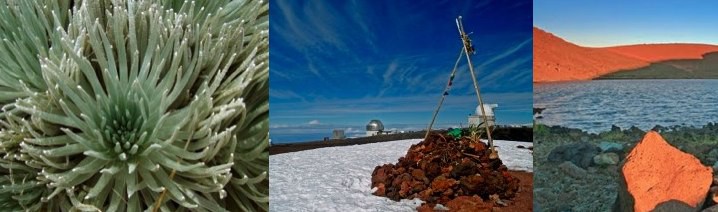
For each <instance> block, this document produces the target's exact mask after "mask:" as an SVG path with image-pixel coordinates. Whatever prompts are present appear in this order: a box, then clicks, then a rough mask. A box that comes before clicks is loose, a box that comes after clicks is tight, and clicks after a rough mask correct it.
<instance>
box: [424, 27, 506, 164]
mask: <svg viewBox="0 0 718 212" xmlns="http://www.w3.org/2000/svg"><path fill="white" fill-rule="evenodd" d="M456 27H457V28H458V29H459V35H460V37H461V41H462V44H463V45H462V46H463V51H462V52H461V54H459V58H458V59H457V60H456V64H455V65H454V70H453V71H452V72H451V76H450V78H449V83H448V84H447V86H446V88H445V89H444V93H443V95H442V96H441V99H440V100H439V105H438V106H437V108H436V110H435V111H434V116H433V117H432V119H431V123H429V127H428V128H427V130H426V135H425V136H424V139H427V138H428V137H429V132H431V127H432V126H433V125H434V121H435V120H436V115H437V114H438V113H439V109H441V105H442V104H443V102H444V99H445V98H446V96H447V95H448V91H449V89H450V88H451V84H452V80H453V79H454V74H455V73H456V69H457V67H458V65H459V61H460V60H461V57H462V56H463V54H466V61H467V62H468V63H469V72H471V79H472V80H473V81H474V91H476V97H477V99H478V100H479V107H480V108H481V118H482V119H483V122H484V127H485V129H486V136H487V137H488V139H489V142H488V143H489V147H490V150H491V156H492V157H493V156H495V155H496V150H495V149H494V140H493V138H492V137H491V130H490V129H489V122H488V118H487V117H486V111H485V109H484V101H483V100H482V99H481V92H480V89H479V82H478V81H477V80H476V74H475V72H474V65H473V64H472V63H471V54H473V53H474V47H473V45H472V44H471V39H470V38H469V35H467V34H466V32H464V25H463V24H462V22H461V16H459V17H458V18H457V19H456Z"/></svg>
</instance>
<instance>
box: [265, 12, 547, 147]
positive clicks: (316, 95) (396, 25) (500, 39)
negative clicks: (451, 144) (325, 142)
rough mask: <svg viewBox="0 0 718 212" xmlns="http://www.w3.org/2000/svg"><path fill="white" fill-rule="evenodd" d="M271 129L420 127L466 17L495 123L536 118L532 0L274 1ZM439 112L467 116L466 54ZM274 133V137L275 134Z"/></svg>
mask: <svg viewBox="0 0 718 212" xmlns="http://www.w3.org/2000/svg"><path fill="white" fill-rule="evenodd" d="M269 4H270V11H271V15H270V63H271V64H270V74H269V75H270V99H269V100H270V128H271V129H270V134H271V136H270V137H272V136H275V135H279V134H290V133H301V132H315V133H322V132H325V133H326V134H327V136H328V135H330V134H331V129H332V128H344V129H346V130H347V134H350V135H351V134H352V133H357V134H359V133H363V131H364V129H363V128H364V126H365V125H366V123H368V122H369V121H370V120H371V119H380V120H382V122H384V125H385V126H386V128H387V129H395V130H420V129H423V128H425V127H426V125H427V124H428V122H429V121H430V119H431V115H432V112H433V110H434V109H435V107H436V104H437V102H438V100H439V98H440V97H441V92H442V91H443V89H444V86H445V85H446V82H447V80H448V77H449V74H450V72H451V69H452V68H453V65H454V63H455V62H456V59H457V57H458V55H459V51H460V50H461V47H462V46H461V41H460V39H459V36H458V31H457V29H456V23H455V20H454V19H455V18H456V17H457V16H460V15H461V16H463V20H464V27H465V29H466V31H467V32H473V34H471V38H472V39H473V43H474V46H475V48H476V50H477V53H476V54H475V55H472V62H473V63H474V66H475V70H477V71H478V77H477V78H478V79H479V85H480V86H481V89H482V90H481V92H482V97H483V99H484V102H486V103H496V104H499V107H498V108H497V109H496V112H495V113H496V116H497V122H499V124H526V123H531V121H532V114H531V113H532V103H533V93H532V82H531V80H532V30H531V25H532V19H531V16H532V14H531V13H532V9H531V8H532V3H531V1H448V0H447V1H435V0H428V1H408V0H407V1H380V0H376V1H359V0H357V1H287V0H274V1H270V3H269ZM461 64H462V65H461V66H460V67H459V71H458V73H457V76H456V79H455V80H454V86H453V87H452V90H451V92H450V95H449V96H448V97H447V99H446V101H445V103H444V106H443V107H442V111H441V113H440V114H439V117H438V120H437V122H438V124H439V127H449V126H459V125H464V126H465V125H466V119H467V115H468V114H470V113H473V111H474V109H475V107H476V105H477V100H476V97H475V95H474V90H473V84H472V80H471V78H470V74H469V71H468V66H467V65H466V62H465V59H463V60H462V62H461ZM275 139H276V138H275Z"/></svg>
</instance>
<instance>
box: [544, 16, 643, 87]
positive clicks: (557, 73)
mask: <svg viewBox="0 0 718 212" xmlns="http://www.w3.org/2000/svg"><path fill="white" fill-rule="evenodd" d="M533 33H534V38H533V39H534V40H533V41H534V65H533V68H534V82H556V81H571V80H590V79H593V78H596V77H598V76H601V75H603V74H608V73H611V72H614V71H618V70H623V69H632V68H638V67H643V66H647V65H648V64H649V63H648V62H645V61H643V60H639V59H636V58H633V57H629V56H625V55H622V54H617V53H614V52H612V51H607V50H605V49H599V48H587V47H582V46H578V45H576V44H573V43H570V42H567V41H565V40H563V39H561V38H559V37H556V36H555V35H553V34H551V33H548V32H546V31H543V30H541V29H539V28H536V27H534V30H533Z"/></svg>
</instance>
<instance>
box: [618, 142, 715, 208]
mask: <svg viewBox="0 0 718 212" xmlns="http://www.w3.org/2000/svg"><path fill="white" fill-rule="evenodd" d="M712 172H713V171H712V169H711V168H710V167H708V166H704V165H703V164H701V162H700V161H699V160H698V159H697V158H696V157H695V156H693V155H690V154H688V153H685V152H682V151H681V150H679V149H677V148H675V147H673V146H671V145H670V144H668V143H667V142H666V141H665V140H664V139H663V138H662V137H661V135H659V134H658V133H657V132H655V131H649V132H648V133H647V134H646V135H645V136H644V137H643V140H641V141H640V142H639V143H638V144H636V146H635V147H634V148H633V149H632V150H631V152H629V154H628V156H626V159H625V160H624V162H623V165H622V167H621V176H622V182H621V184H620V187H619V191H618V192H619V194H618V199H617V201H616V207H617V208H616V209H617V210H619V211H651V210H653V209H654V208H656V206H657V205H659V204H661V203H664V202H667V201H671V200H676V201H680V202H683V203H685V204H687V205H689V206H691V207H694V208H699V207H701V206H702V204H703V201H704V200H705V198H706V195H707V194H708V187H709V186H710V185H711V182H712V181H713V177H712Z"/></svg>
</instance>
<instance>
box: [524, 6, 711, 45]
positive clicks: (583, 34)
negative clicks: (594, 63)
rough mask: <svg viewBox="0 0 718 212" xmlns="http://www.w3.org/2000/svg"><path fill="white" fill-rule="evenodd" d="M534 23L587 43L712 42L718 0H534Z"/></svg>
mask: <svg viewBox="0 0 718 212" xmlns="http://www.w3.org/2000/svg"><path fill="white" fill-rule="evenodd" d="M533 12H534V25H535V26H537V27H539V28H542V29H544V30H546V31H548V32H551V33H553V34H556V35H558V36H559V37H562V38H564V39H566V40H568V41H570V42H573V43H576V44H579V45H583V46H591V47H604V46H614V45H626V44H643V43H707V44H718V36H716V35H718V1H713V0H697V1H679V0H665V1H653V0H638V1H619V0H607V1H573V0H561V1H555V0H553V1H537V2H536V3H535V4H534V9H533Z"/></svg>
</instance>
